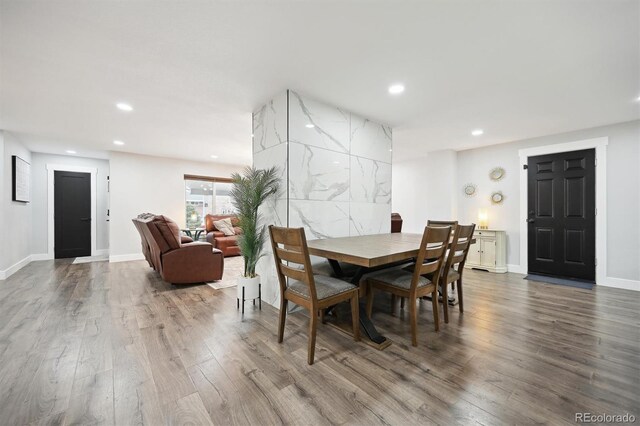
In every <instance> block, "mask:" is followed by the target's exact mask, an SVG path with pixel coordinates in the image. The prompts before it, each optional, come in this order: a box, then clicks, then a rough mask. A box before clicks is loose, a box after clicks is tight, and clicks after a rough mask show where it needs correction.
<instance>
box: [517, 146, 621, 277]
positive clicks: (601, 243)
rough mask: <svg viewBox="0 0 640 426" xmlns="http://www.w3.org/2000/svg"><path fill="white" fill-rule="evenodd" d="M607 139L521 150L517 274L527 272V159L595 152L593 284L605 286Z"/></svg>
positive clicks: (519, 152)
mask: <svg viewBox="0 0 640 426" xmlns="http://www.w3.org/2000/svg"><path fill="white" fill-rule="evenodd" d="M608 144H609V138H608V137H601V138H594V139H585V140H580V141H575V142H567V143H559V144H554V145H545V146H536V147H533V148H526V149H521V150H519V151H518V155H519V156H520V217H519V219H520V271H518V272H520V273H523V274H527V273H528V272H529V258H528V243H529V230H528V226H527V225H528V223H527V218H528V216H527V211H528V208H527V201H528V193H527V181H528V179H527V170H526V169H525V168H524V166H525V165H527V163H528V161H529V157H536V156H538V155H546V154H558V153H561V152H571V151H581V150H583V149H593V148H595V150H596V284H605V280H606V277H607V145H608Z"/></svg>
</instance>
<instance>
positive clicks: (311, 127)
mask: <svg viewBox="0 0 640 426" xmlns="http://www.w3.org/2000/svg"><path fill="white" fill-rule="evenodd" d="M304 127H306V128H307V129H313V128H314V127H316V126H315V125H314V124H311V123H309V124H305V126H304Z"/></svg>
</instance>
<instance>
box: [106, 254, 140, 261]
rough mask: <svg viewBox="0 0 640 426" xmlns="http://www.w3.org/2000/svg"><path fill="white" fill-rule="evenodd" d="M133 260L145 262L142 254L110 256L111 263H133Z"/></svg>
mask: <svg viewBox="0 0 640 426" xmlns="http://www.w3.org/2000/svg"><path fill="white" fill-rule="evenodd" d="M133 260H144V255H143V254H142V253H131V254H116V255H111V256H109V263H117V262H131V261H133Z"/></svg>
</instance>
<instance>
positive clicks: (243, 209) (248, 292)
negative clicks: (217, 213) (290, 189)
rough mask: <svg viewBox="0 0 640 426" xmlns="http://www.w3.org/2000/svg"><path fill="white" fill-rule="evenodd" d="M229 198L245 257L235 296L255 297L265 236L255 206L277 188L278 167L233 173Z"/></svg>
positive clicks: (241, 297)
mask: <svg viewBox="0 0 640 426" xmlns="http://www.w3.org/2000/svg"><path fill="white" fill-rule="evenodd" d="M231 178H232V179H233V187H232V189H231V199H232V200H233V204H234V206H235V207H236V211H237V212H236V214H237V217H238V226H240V229H242V234H241V235H239V236H238V247H239V248H240V253H241V254H242V257H243V259H244V273H243V274H242V276H241V277H239V278H238V287H237V288H238V296H237V297H238V299H239V300H243V295H242V289H243V288H244V299H245V300H249V299H255V298H257V297H258V295H259V288H260V277H259V276H258V275H257V274H256V264H257V263H258V260H259V259H260V258H261V257H262V256H263V253H262V249H263V246H264V243H265V240H266V238H267V228H266V226H265V225H263V224H261V223H260V222H261V221H260V214H259V213H258V208H259V207H260V206H261V205H262V204H263V203H264V202H265V200H266V199H267V198H269V197H270V196H272V195H274V194H276V193H277V192H278V190H279V189H280V181H279V179H278V169H277V168H276V167H272V168H270V169H266V170H263V169H256V168H255V167H246V168H245V169H244V170H243V171H242V173H233V174H232V175H231Z"/></svg>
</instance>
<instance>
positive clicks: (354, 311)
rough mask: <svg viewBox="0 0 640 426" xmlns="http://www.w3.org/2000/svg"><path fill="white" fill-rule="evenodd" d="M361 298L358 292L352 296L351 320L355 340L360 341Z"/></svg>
mask: <svg viewBox="0 0 640 426" xmlns="http://www.w3.org/2000/svg"><path fill="white" fill-rule="evenodd" d="M359 304H360V300H359V297H358V293H356V294H354V295H353V297H352V298H351V322H352V325H353V340H355V341H356V342H358V341H360V306H359Z"/></svg>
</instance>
